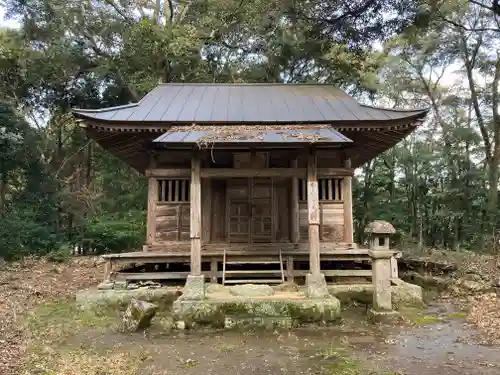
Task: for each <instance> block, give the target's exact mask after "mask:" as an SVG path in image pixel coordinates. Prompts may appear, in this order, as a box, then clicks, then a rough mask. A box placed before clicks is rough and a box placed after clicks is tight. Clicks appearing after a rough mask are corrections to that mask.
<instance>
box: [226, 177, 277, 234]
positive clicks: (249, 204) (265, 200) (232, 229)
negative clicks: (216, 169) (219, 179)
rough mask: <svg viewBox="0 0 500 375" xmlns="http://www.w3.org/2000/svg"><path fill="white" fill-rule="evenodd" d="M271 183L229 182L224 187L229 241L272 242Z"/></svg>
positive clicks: (239, 180)
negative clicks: (225, 188)
mask: <svg viewBox="0 0 500 375" xmlns="http://www.w3.org/2000/svg"><path fill="white" fill-rule="evenodd" d="M272 191H273V184H272V180H271V179H268V178H265V179H254V178H251V179H230V180H228V184H227V199H228V201H227V207H228V212H227V221H228V225H227V228H228V235H227V238H228V240H229V242H240V243H241V242H243V243H254V242H261V243H262V242H272V240H273V207H272V206H273V205H272V203H273V202H272Z"/></svg>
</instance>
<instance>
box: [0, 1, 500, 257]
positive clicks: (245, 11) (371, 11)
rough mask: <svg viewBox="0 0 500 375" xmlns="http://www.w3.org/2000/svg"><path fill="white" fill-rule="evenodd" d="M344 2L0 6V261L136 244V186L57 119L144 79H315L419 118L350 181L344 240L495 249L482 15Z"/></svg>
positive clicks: (471, 8)
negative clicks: (387, 230) (415, 110)
mask: <svg viewBox="0 0 500 375" xmlns="http://www.w3.org/2000/svg"><path fill="white" fill-rule="evenodd" d="M346 4H347V3H346V2H343V1H330V2H325V1H320V0H312V1H302V2H292V1H281V0H250V1H244V2H241V1H226V0H207V1H194V2H188V1H175V2H165V1H159V2H157V3H155V4H153V3H148V4H147V5H146V3H144V2H138V1H132V2H130V1H125V2H120V1H115V0H110V1H108V0H106V1H104V0H96V1H95V2H92V3H90V2H72V3H68V2H66V1H63V0H53V1H51V2H50V4H48V3H47V2H46V1H44V0H8V1H6V2H5V8H6V10H7V13H8V15H9V16H15V17H17V19H18V20H19V22H20V23H21V27H20V30H7V29H1V30H0V100H3V101H2V102H0V218H1V219H2V227H1V228H0V255H3V256H6V257H16V256H22V255H24V254H28V253H35V254H46V253H51V257H54V259H56V258H58V257H59V255H61V254H60V251H61V250H60V249H61V246H64V245H65V244H68V243H71V244H79V245H81V244H82V243H83V244H84V246H86V247H88V248H96V249H97V250H98V251H99V252H109V251H125V250H131V249H137V247H138V246H140V245H141V244H142V243H143V241H144V221H145V216H144V210H145V206H146V189H147V184H146V180H145V178H144V177H142V176H140V175H139V174H138V173H137V172H136V171H133V170H131V169H130V168H129V167H128V166H126V165H124V164H123V163H122V162H121V161H120V160H119V158H116V157H115V156H111V155H110V154H109V153H107V152H106V151H103V150H102V149H101V148H100V146H98V145H97V144H96V143H94V142H92V141H90V140H89V139H87V137H86V136H85V135H84V133H83V132H82V131H81V130H80V128H79V126H78V124H77V122H76V121H75V119H74V118H73V117H72V116H71V115H70V114H69V113H68V112H69V109H70V108H71V107H74V106H77V107H81V108H97V107H109V106H114V105H120V104H126V103H129V102H131V101H137V100H139V99H140V98H141V97H142V96H143V95H144V94H145V93H146V92H147V91H149V90H150V89H151V88H152V87H154V86H155V85H156V84H157V83H158V82H325V83H329V84H334V85H337V86H341V87H343V88H345V89H347V90H348V91H349V92H351V93H354V94H357V95H359V96H360V97H361V98H362V99H363V100H364V101H367V100H372V99H373V100H374V99H377V103H373V104H376V105H378V104H381V105H384V106H396V107H419V106H423V105H430V106H431V107H432V108H431V109H432V112H431V114H430V116H429V121H428V123H427V124H426V126H425V127H424V128H423V129H422V130H421V131H420V132H419V133H418V134H416V135H414V136H412V137H410V138H408V139H406V140H405V141H403V142H401V143H400V144H399V145H397V146H396V147H395V148H393V149H391V150H389V151H387V152H386V153H385V154H384V155H381V156H380V157H379V158H377V159H375V160H373V161H371V162H370V163H368V164H366V165H364V166H363V167H362V168H361V170H360V171H359V172H360V173H359V176H358V178H357V179H356V181H355V184H354V197H355V198H354V200H353V203H354V214H355V226H356V234H357V240H358V242H361V241H363V228H364V226H365V225H366V224H367V223H368V222H369V221H371V220H374V219H385V220H388V221H391V222H392V223H393V224H394V225H395V227H396V228H397V230H398V236H399V237H398V238H396V240H397V241H399V242H402V243H404V244H409V245H415V244H418V245H419V246H420V247H423V246H432V247H448V248H454V249H459V248H464V247H465V248H471V249H477V248H487V245H488V241H489V243H492V244H495V243H498V242H499V241H498V237H499V234H498V233H499V232H500V231H498V230H497V229H496V228H499V227H500V215H499V214H498V212H499V211H500V210H498V208H499V207H498V191H497V190H498V188H497V187H498V173H499V164H500V152H496V151H498V150H500V148H499V147H500V143H498V142H496V141H495V140H496V139H498V132H499V129H500V115H499V114H498V110H497V108H496V107H495V105H496V104H498V102H499V101H500V99H499V97H498V96H499V94H498V79H497V80H495V77H500V74H499V73H498V72H499V71H500V64H498V56H497V55H496V54H494V53H492V51H495V50H496V45H497V44H498V43H497V39H498V38H497V37H498V31H499V29H498V24H497V23H496V19H495V18H494V12H492V11H491V9H488V8H485V7H484V6H481V5H478V4H477V2H470V1H452V2H443V1H432V0H425V1H420V0H419V1H415V0H403V1H402V0H381V1H369V2H366V1H362V0H353V1H350V2H349V4H348V5H346ZM389 14H390V16H388V15H389ZM332 15H333V16H332ZM374 45H382V46H383V49H382V50H377V49H375V48H374ZM457 67H458V68H457ZM462 67H463V68H462ZM457 69H458V70H457ZM463 69H465V71H463ZM444 71H448V72H449V71H453V73H454V74H455V75H457V76H458V77H459V78H460V79H459V81H461V83H460V84H459V85H455V84H452V83H449V82H448V83H446V82H444V78H443V79H441V78H442V77H443V75H442V73H443V72H444ZM495 72H496V73H495ZM469 73H472V74H469ZM495 82H496V83H495ZM381 83H383V85H382V84H381ZM471 88H472V89H473V90H471ZM495 103H496V104H495ZM23 117H25V118H28V119H29V120H30V122H29V123H28V122H26V121H24V119H23ZM383 136H384V137H385V136H387V137H390V136H391V133H390V132H389V133H387V134H384V135H383ZM381 142H383V139H382V138H381ZM497 144H498V145H497ZM495 148H496V151H495ZM119 152H120V153H126V152H129V149H128V148H127V147H125V145H124V147H123V149H120V150H119ZM485 238H487V239H488V241H486V240H485ZM63 254H64V251H63V252H62V255H63ZM62 258H64V256H62Z"/></svg>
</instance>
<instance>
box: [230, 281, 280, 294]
mask: <svg viewBox="0 0 500 375" xmlns="http://www.w3.org/2000/svg"><path fill="white" fill-rule="evenodd" d="M230 293H231V294H232V295H233V296H240V297H263V296H272V295H273V294H274V289H273V288H272V287H271V286H269V285H255V284H245V285H235V286H233V287H232V288H231V290H230Z"/></svg>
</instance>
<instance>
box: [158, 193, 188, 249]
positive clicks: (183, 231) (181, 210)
mask: <svg viewBox="0 0 500 375" xmlns="http://www.w3.org/2000/svg"><path fill="white" fill-rule="evenodd" d="M189 210H190V208H189V203H185V202H182V203H174V202H172V203H163V202H162V203H158V204H157V206H156V242H163V241H188V240H189Z"/></svg>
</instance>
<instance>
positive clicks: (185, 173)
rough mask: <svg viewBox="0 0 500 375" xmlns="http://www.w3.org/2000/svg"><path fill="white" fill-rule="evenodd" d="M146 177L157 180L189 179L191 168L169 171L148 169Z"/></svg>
mask: <svg viewBox="0 0 500 375" xmlns="http://www.w3.org/2000/svg"><path fill="white" fill-rule="evenodd" d="M145 174H146V177H157V178H182V177H183V178H189V177H190V176H191V171H190V170H189V168H180V169H167V168H148V169H146V172H145Z"/></svg>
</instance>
